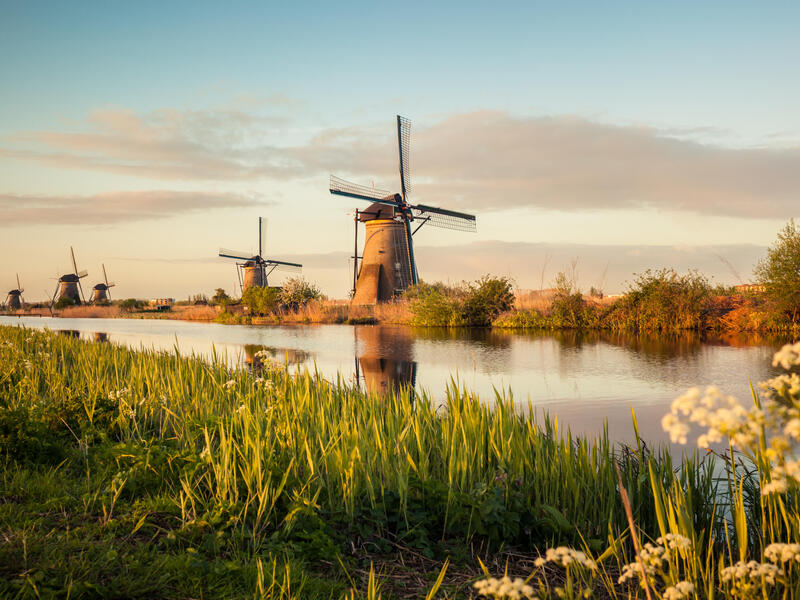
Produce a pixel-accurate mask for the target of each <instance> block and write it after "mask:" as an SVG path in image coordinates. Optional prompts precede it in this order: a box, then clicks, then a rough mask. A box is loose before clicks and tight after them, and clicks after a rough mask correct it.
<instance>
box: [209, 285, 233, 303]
mask: <svg viewBox="0 0 800 600" xmlns="http://www.w3.org/2000/svg"><path fill="white" fill-rule="evenodd" d="M212 300H213V301H214V303H215V304H219V305H221V306H227V305H228V304H230V302H231V297H230V296H228V294H226V293H225V290H224V289H222V288H217V289H215V290H214V297H213V298H212Z"/></svg>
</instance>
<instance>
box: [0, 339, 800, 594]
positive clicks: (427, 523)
mask: <svg viewBox="0 0 800 600" xmlns="http://www.w3.org/2000/svg"><path fill="white" fill-rule="evenodd" d="M523 408H525V409H524V410H520V407H519V406H518V405H516V404H515V403H514V401H513V398H512V397H503V396H500V395H498V396H497V397H496V398H494V399H492V401H491V402H481V401H480V400H479V399H478V398H476V397H474V396H472V395H470V394H469V393H467V392H466V391H464V390H463V389H461V388H459V387H458V386H457V385H456V384H455V383H452V384H451V386H450V387H449V388H448V390H447V401H446V403H445V405H444V406H442V407H440V408H437V406H435V405H434V403H433V402H432V401H431V400H430V399H429V398H427V397H424V396H423V397H412V396H411V395H410V394H409V393H408V392H407V391H405V392H400V393H393V394H391V395H389V396H385V397H376V396H368V395H365V394H363V393H362V392H361V391H359V390H357V389H354V388H352V387H351V386H349V385H348V384H347V383H346V382H344V381H343V380H337V381H334V382H328V381H325V380H323V379H322V378H321V377H320V376H318V375H316V374H314V373H309V372H297V373H289V372H287V371H286V370H284V369H283V368H280V367H278V366H277V365H273V364H271V363H269V362H267V366H266V368H265V369H264V370H262V371H260V372H258V373H252V372H250V371H246V370H238V369H237V370H234V369H231V368H230V367H229V366H228V365H226V364H224V363H221V362H219V361H212V362H210V363H208V362H204V361H201V360H199V359H196V358H193V357H184V356H179V355H177V354H166V353H159V352H147V351H145V352H141V351H131V350H127V349H125V348H122V347H118V346H115V345H111V344H93V343H90V342H86V341H82V340H80V339H76V338H71V337H67V336H57V335H54V334H52V333H49V332H37V331H32V330H26V329H24V328H12V327H0V452H1V453H2V454H3V456H4V458H5V460H4V461H3V463H2V464H0V535H2V539H3V544H2V545H0V595H2V596H4V597H20V598H28V597H30V598H34V597H41V598H47V597H71V598H84V597H85V598H94V597H126V598H137V597H138V598H197V597H214V598H245V597H247V598H253V597H256V598H345V597H348V598H351V597H352V598H361V597H365V598H366V597H375V598H377V597H383V598H391V597H425V596H426V594H428V593H429V592H431V590H432V589H433V588H435V587H437V586H436V577H437V575H439V574H441V573H442V566H443V564H444V562H445V560H446V559H449V560H450V561H451V562H452V565H451V566H450V567H448V569H449V570H448V571H447V572H445V573H444V575H443V576H442V579H441V581H440V585H441V588H440V589H439V590H438V592H436V593H435V595H436V597H439V598H444V597H450V598H455V597H464V598H466V597H469V594H470V592H469V590H470V584H471V582H472V581H474V580H475V579H476V578H478V577H480V574H481V567H480V565H481V562H480V561H483V564H486V565H488V566H489V567H492V568H494V569H495V572H497V569H502V568H503V567H502V565H503V564H504V563H507V564H508V565H510V566H509V568H510V572H514V571H517V572H524V571H526V570H528V572H529V569H530V566H529V565H531V564H532V560H533V559H534V558H535V557H536V556H537V555H538V554H539V553H540V552H542V553H543V552H544V550H545V549H546V548H548V547H551V546H557V545H570V546H574V547H580V548H582V549H584V550H585V551H586V552H587V553H589V554H590V555H591V556H594V557H595V558H597V560H598V561H599V563H600V566H601V567H600V570H599V574H598V575H596V576H595V578H594V579H592V581H591V585H592V586H593V587H592V589H593V593H595V594H599V595H604V596H611V597H632V596H636V595H637V594H638V592H637V591H636V590H637V588H636V586H632V587H626V586H621V585H620V584H617V583H616V577H617V574H618V573H619V571H620V568H621V565H623V564H625V563H628V562H630V561H631V556H632V548H631V546H630V540H631V531H630V528H629V524H628V523H629V521H628V518H627V516H626V511H625V507H624V506H623V503H622V502H621V501H620V495H619V490H620V483H621V485H622V486H624V487H625V489H626V490H627V493H628V495H629V497H630V508H631V512H632V517H633V519H634V522H635V526H636V529H637V534H638V535H639V536H641V538H642V539H643V540H645V539H655V538H656V537H658V536H660V535H664V534H665V533H667V532H671V533H676V534H681V535H684V536H686V537H687V538H690V539H691V540H692V542H693V548H695V549H696V550H695V551H694V554H692V555H691V556H689V555H688V554H687V555H686V556H685V557H684V559H683V560H684V562H683V563H681V565H682V566H679V567H676V568H680V569H682V576H683V575H685V576H687V577H689V576H690V577H692V578H693V581H695V582H696V584H697V585H698V589H700V587H701V586H702V589H703V590H704V591H703V593H702V594H701V595H700V597H712V596H714V595H715V594H716V595H717V597H719V596H720V595H722V594H723V593H724V591H725V589H726V588H725V587H724V586H723V585H722V584H721V583H720V582H719V571H720V569H721V568H722V567H723V565H726V564H730V563H732V562H735V560H738V559H739V557H740V556H741V557H750V556H753V557H755V558H759V557H760V555H761V553H762V552H763V548H764V547H765V546H766V544H767V543H769V542H770V541H787V540H791V539H797V538H798V536H800V508H799V507H798V502H799V500H798V495H797V492H796V490H795V491H793V492H791V493H789V494H788V495H786V496H783V497H778V498H774V497H762V496H761V495H760V494H759V493H758V489H759V485H760V481H761V480H762V479H763V477H765V476H767V477H768V472H769V466H768V463H764V462H763V456H762V457H761V458H759V457H755V463H754V464H756V465H757V466H758V467H759V468H760V469H761V472H759V471H758V470H755V469H750V470H744V469H743V468H742V467H741V466H739V465H737V463H736V462H735V461H721V462H719V461H715V460H714V457H713V456H706V457H704V458H703V459H702V460H701V459H700V458H699V457H698V456H697V454H696V453H695V454H692V455H689V456H687V457H686V458H685V459H683V460H680V461H678V462H673V458H672V457H671V455H670V454H669V453H668V452H667V451H666V450H662V449H649V448H648V447H647V446H645V445H644V444H643V443H641V442H640V443H639V444H638V445H637V446H636V447H634V448H619V447H615V446H614V444H613V443H612V441H611V440H609V438H608V436H607V435H606V434H605V433H604V432H600V434H599V435H598V436H597V437H595V438H576V437H574V436H571V435H570V434H569V432H565V431H562V430H561V429H560V428H559V427H558V424H557V422H556V421H554V420H550V419H545V420H537V419H536V417H535V416H534V415H535V411H534V410H533V409H532V407H530V406H528V407H523ZM634 424H635V421H634ZM759 461H762V463H763V464H761V463H759ZM617 467H619V468H620V476H621V478H620V479H619V480H618V475H617ZM720 474H723V477H722V478H720V477H719V475H720ZM479 559H480V561H479ZM375 565H377V570H376V568H375ZM526 565H528V566H526ZM521 574H524V573H521ZM560 578H563V573H559V572H555V571H552V570H551V571H550V572H548V576H547V578H546V581H548V582H557V581H560V580H561V579H560ZM567 581H568V582H570V581H571V580H570V578H569V576H568V577H567ZM587 581H588V579H587ZM791 581H792V582H793V583H792V584H791V585H793V586H794V587H791V586H789V587H786V588H785V589H786V590H788V591H787V592H786V594H787V595H785V596H782V597H791V598H794V597H800V596H798V588H797V585H798V580H797V579H796V578H795V579H793V580H791ZM548 585H549V584H548ZM570 585H571V584H570ZM587 585H588V584H587ZM548 589H549V588H548ZM765 589H766V588H765ZM545 593H546V594H551V595H552V594H553V593H555V592H553V591H552V590H550V591H547V590H545ZM758 597H761V596H758ZM765 597H766V596H765ZM769 597H776V598H777V597H780V596H778V595H772V596H769Z"/></svg>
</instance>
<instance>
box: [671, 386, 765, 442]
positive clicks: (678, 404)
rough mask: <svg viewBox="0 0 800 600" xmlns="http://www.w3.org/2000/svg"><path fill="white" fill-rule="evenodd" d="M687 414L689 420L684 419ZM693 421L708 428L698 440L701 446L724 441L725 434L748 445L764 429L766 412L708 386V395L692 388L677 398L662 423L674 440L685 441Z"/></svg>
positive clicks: (732, 439) (732, 440)
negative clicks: (747, 406) (745, 406)
mask: <svg viewBox="0 0 800 600" xmlns="http://www.w3.org/2000/svg"><path fill="white" fill-rule="evenodd" d="M687 417H688V423H687V422H685V420H684V419H685V418H687ZM689 423H697V424H698V425H700V426H701V427H705V428H707V430H706V432H705V433H704V434H703V435H701V436H700V437H699V438H698V440H697V445H698V446H699V447H701V448H708V447H709V446H710V445H711V444H713V443H716V442H721V441H722V439H723V437H728V438H730V440H731V442H733V444H734V445H736V446H739V447H747V446H749V445H751V444H752V443H753V442H754V441H755V440H756V439H757V437H758V435H759V433H760V432H761V427H762V426H763V425H764V414H763V411H762V410H761V409H759V408H757V407H753V408H752V409H750V410H749V411H748V410H747V409H745V408H744V407H743V406H742V405H741V404H739V401H738V400H736V398H734V397H733V396H726V395H724V394H722V393H721V392H720V391H719V389H717V388H716V387H714V386H709V387H707V388H706V390H705V393H704V394H701V393H700V389H699V388H691V389H689V390H688V391H687V392H686V393H685V394H683V395H682V396H680V397H678V398H676V399H675V400H673V402H672V405H671V406H670V412H669V414H667V415H665V416H664V418H663V419H662V420H661V426H662V427H663V428H664V430H665V431H667V432H669V434H670V439H671V440H672V442H673V443H681V444H685V443H686V435H687V434H688V433H689V429H690V425H689Z"/></svg>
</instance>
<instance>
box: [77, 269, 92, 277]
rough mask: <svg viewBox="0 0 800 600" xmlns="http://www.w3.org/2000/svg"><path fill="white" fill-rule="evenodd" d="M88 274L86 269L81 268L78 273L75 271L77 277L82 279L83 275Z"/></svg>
mask: <svg viewBox="0 0 800 600" xmlns="http://www.w3.org/2000/svg"><path fill="white" fill-rule="evenodd" d="M88 274H89V271H86V270H83V271H81V272H80V273H79V272H78V271H75V275H77V276H78V279H83V278H84V277H86V276H87V275H88Z"/></svg>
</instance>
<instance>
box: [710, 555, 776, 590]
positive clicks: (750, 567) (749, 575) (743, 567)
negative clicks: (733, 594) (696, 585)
mask: <svg viewBox="0 0 800 600" xmlns="http://www.w3.org/2000/svg"><path fill="white" fill-rule="evenodd" d="M783 574H784V572H783V569H781V568H780V567H777V566H775V565H773V564H769V563H759V562H756V561H754V560H751V561H750V562H747V563H746V562H744V561H741V560H740V561H739V562H737V563H736V564H735V565H731V566H730V567H725V568H724V569H722V571H720V579H722V581H723V582H726V583H733V584H736V583H742V582H746V581H748V580H758V581H763V582H764V583H768V584H769V585H775V578H776V577H778V576H779V575H783Z"/></svg>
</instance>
